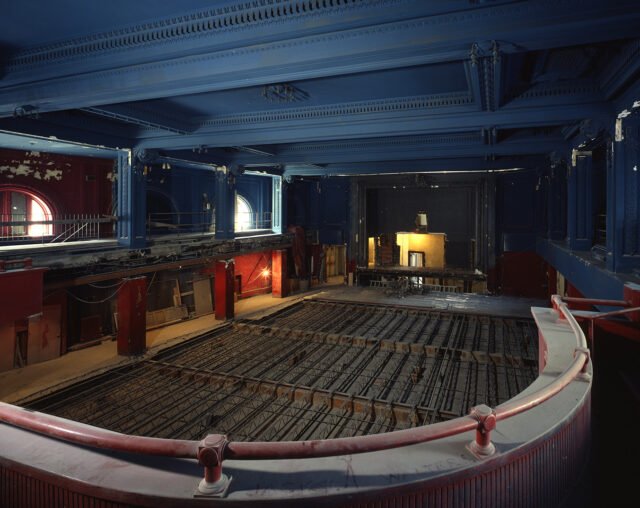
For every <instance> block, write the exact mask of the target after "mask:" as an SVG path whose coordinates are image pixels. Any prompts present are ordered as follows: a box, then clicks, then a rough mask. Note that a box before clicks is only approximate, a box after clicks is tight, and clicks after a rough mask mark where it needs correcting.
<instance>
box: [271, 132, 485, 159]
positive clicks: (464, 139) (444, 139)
mask: <svg viewBox="0 0 640 508" xmlns="http://www.w3.org/2000/svg"><path fill="white" fill-rule="evenodd" d="M481 143H482V137H481V136H480V133H479V132H461V133H451V134H434V135H430V136H396V137H381V138H375V139H349V140H345V141H337V142H328V143H297V144H291V145H284V146H281V147H279V150H278V155H284V154H289V153H301V152H302V153H314V152H328V151H333V152H338V151H351V150H365V149H375V150H376V151H379V150H382V149H385V148H389V147H402V148H408V147H424V146H434V145H435V146H442V145H461V144H469V145H472V144H481Z"/></svg>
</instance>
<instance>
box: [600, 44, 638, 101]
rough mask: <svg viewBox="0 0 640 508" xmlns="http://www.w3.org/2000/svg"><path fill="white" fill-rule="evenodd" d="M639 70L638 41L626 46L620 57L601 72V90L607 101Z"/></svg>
mask: <svg viewBox="0 0 640 508" xmlns="http://www.w3.org/2000/svg"><path fill="white" fill-rule="evenodd" d="M638 68H640V39H636V40H634V41H631V42H630V43H629V44H627V45H626V46H625V47H624V49H623V50H622V52H621V53H620V55H619V56H618V57H617V58H614V59H612V60H611V62H609V65H608V66H606V67H605V68H604V71H603V72H602V74H601V76H602V83H601V85H602V90H603V91H604V93H605V97H606V98H607V100H609V99H611V97H613V96H614V95H616V94H618V92H619V91H620V88H621V87H622V86H623V85H624V84H625V83H626V82H627V81H628V80H629V79H630V78H632V77H633V76H634V75H635V74H636V72H637V71H638Z"/></svg>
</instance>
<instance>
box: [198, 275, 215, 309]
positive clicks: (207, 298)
mask: <svg viewBox="0 0 640 508" xmlns="http://www.w3.org/2000/svg"><path fill="white" fill-rule="evenodd" d="M193 300H194V303H195V306H196V316H202V315H203V314H211V313H212V312H213V303H212V302H211V279H210V278H206V279H200V280H194V281H193Z"/></svg>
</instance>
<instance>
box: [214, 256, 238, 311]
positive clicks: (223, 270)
mask: <svg viewBox="0 0 640 508" xmlns="http://www.w3.org/2000/svg"><path fill="white" fill-rule="evenodd" d="M233 267H234V263H233V260H229V261H216V280H215V284H216V300H215V313H216V319H233V292H234V290H235V282H234V276H233V272H234V270H233Z"/></svg>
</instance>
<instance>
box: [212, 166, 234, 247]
mask: <svg viewBox="0 0 640 508" xmlns="http://www.w3.org/2000/svg"><path fill="white" fill-rule="evenodd" d="M214 213H215V214H216V231H215V238H216V240H227V239H230V238H233V237H234V231H235V217H236V177H235V175H232V174H230V173H229V172H228V171H227V170H224V171H218V173H217V179H216V202H215V210H214Z"/></svg>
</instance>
